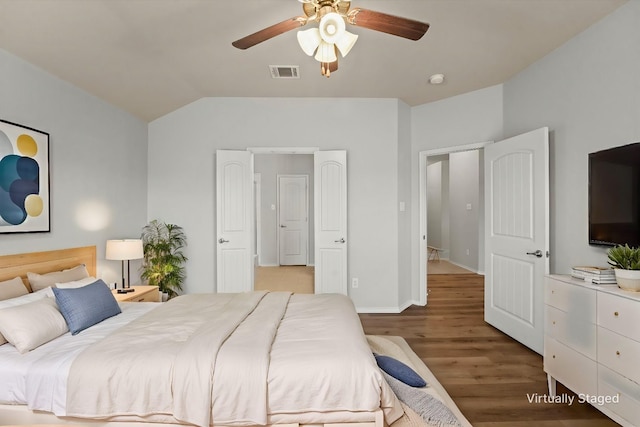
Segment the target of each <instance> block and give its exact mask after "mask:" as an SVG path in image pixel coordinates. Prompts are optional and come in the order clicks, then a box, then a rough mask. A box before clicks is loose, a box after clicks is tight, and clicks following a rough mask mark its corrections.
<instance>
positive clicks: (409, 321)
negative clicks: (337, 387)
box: [360, 274, 618, 427]
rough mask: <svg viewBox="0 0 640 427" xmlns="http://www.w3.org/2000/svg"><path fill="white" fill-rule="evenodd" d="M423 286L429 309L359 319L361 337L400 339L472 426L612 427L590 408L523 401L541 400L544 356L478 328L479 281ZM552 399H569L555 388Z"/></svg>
mask: <svg viewBox="0 0 640 427" xmlns="http://www.w3.org/2000/svg"><path fill="white" fill-rule="evenodd" d="M428 281H429V297H428V301H429V302H428V305H427V307H418V306H412V307H410V308H408V309H407V310H405V311H404V312H403V313H401V314H361V315H360V319H361V321H362V324H363V326H364V330H365V333H367V334H373V335H399V336H402V337H404V338H405V339H406V341H407V342H408V343H409V345H410V346H411V348H412V349H413V350H414V351H415V352H416V354H417V355H418V356H419V357H420V358H421V359H422V360H423V361H424V362H425V364H426V365H427V366H428V367H429V368H430V369H431V371H432V372H433V373H434V375H435V376H436V377H437V378H438V380H439V381H440V382H441V383H442V385H443V386H444V387H445V388H446V389H447V391H448V392H449V394H450V395H451V397H452V398H453V400H454V401H455V402H456V404H457V405H458V407H459V408H460V410H461V411H462V413H463V414H464V415H465V416H466V417H467V419H468V420H469V421H470V422H471V423H472V424H473V425H474V426H476V427H556V426H557V427H609V426H617V425H618V424H616V423H614V422H613V421H611V420H609V419H608V418H607V417H606V416H604V415H603V414H602V413H601V412H600V411H598V410H597V409H595V408H593V407H591V406H590V405H588V404H579V403H577V402H575V401H574V403H573V405H571V406H569V405H566V404H553V403H529V400H528V398H527V394H529V395H532V394H533V393H538V394H539V395H546V394H547V382H546V375H545V373H544V372H543V370H542V357H541V356H540V355H538V354H537V353H535V352H533V351H531V350H529V349H528V348H527V347H525V346H523V345H521V344H520V343H518V342H517V341H515V340H513V339H511V338H509V337H508V336H506V335H505V334H503V333H502V332H500V331H498V330H497V329H495V328H493V327H491V326H489V325H488V324H487V323H485V322H484V320H483V316H484V315H483V310H484V303H483V301H484V290H483V288H484V277H483V276H479V275H477V274H464V275H429V279H428ZM558 393H559V394H563V393H568V394H573V393H571V392H570V391H568V390H567V389H566V388H564V387H563V386H562V385H561V384H559V383H558ZM576 400H577V399H576Z"/></svg>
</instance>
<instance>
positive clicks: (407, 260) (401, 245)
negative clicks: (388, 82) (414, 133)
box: [396, 101, 419, 309]
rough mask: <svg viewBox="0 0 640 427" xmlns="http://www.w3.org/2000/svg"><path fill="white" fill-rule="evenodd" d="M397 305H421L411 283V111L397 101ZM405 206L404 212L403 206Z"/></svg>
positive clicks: (403, 306) (402, 306) (400, 306)
mask: <svg viewBox="0 0 640 427" xmlns="http://www.w3.org/2000/svg"><path fill="white" fill-rule="evenodd" d="M397 127H398V166H397V171H398V198H397V201H396V212H398V302H399V308H400V309H404V308H405V307H408V306H409V305H411V304H413V303H416V302H419V301H418V300H414V299H413V298H412V288H413V284H412V283H411V187H412V183H411V162H412V158H411V108H410V107H409V106H408V105H407V104H405V103H404V102H401V101H398V124H397ZM401 203H402V204H403V205H404V210H402V209H401V208H400V204H401Z"/></svg>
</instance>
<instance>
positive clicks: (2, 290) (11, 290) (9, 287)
mask: <svg viewBox="0 0 640 427" xmlns="http://www.w3.org/2000/svg"><path fill="white" fill-rule="evenodd" d="M28 293H29V290H28V289H27V287H26V286H25V285H24V283H23V282H22V279H21V278H19V277H14V278H13V279H11V280H5V281H4V282H0V301H4V300H6V299H10V298H17V297H20V296H22V295H26V294H28Z"/></svg>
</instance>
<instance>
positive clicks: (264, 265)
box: [258, 264, 280, 267]
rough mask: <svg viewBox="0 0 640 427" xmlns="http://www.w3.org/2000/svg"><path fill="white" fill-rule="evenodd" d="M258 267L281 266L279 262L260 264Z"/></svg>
mask: <svg viewBox="0 0 640 427" xmlns="http://www.w3.org/2000/svg"><path fill="white" fill-rule="evenodd" d="M258 267H280V265H278V264H260V265H259V266H258Z"/></svg>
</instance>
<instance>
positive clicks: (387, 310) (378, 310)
mask: <svg viewBox="0 0 640 427" xmlns="http://www.w3.org/2000/svg"><path fill="white" fill-rule="evenodd" d="M412 305H420V302H419V301H413V300H412V301H407V302H405V303H404V304H402V305H400V306H399V307H356V311H357V312H358V313H371V314H399V313H402V312H403V311H405V310H406V309H407V308H409V307H411V306H412Z"/></svg>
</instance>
